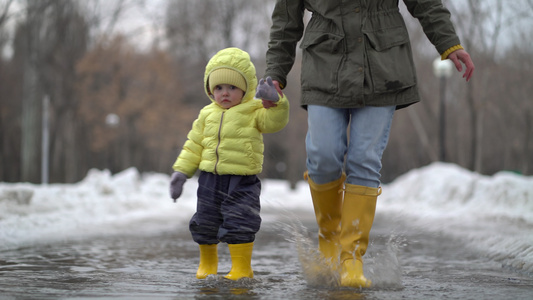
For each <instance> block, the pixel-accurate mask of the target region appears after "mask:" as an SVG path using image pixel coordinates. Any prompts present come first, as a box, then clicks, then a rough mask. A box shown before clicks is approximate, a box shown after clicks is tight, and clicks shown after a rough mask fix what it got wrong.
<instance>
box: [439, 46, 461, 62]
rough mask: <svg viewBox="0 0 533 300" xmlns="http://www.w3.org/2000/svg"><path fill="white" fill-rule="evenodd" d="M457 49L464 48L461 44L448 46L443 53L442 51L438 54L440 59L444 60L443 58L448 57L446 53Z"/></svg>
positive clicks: (448, 53)
mask: <svg viewBox="0 0 533 300" xmlns="http://www.w3.org/2000/svg"><path fill="white" fill-rule="evenodd" d="M459 49H464V48H463V46H461V45H455V46H453V47H451V48H449V49H448V50H446V51H444V53H442V54H441V55H440V59H441V60H445V59H447V58H448V55H450V53H452V52H453V51H455V50H459Z"/></svg>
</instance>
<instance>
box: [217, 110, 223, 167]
mask: <svg viewBox="0 0 533 300" xmlns="http://www.w3.org/2000/svg"><path fill="white" fill-rule="evenodd" d="M224 113H225V112H224V111H223V112H222V115H221V116H220V126H218V143H217V147H216V148H215V156H216V161H215V174H217V175H218V172H217V166H218V160H219V157H218V147H219V146H220V140H221V138H220V135H221V132H222V121H224Z"/></svg>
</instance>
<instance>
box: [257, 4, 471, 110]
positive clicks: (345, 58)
mask: <svg viewBox="0 0 533 300" xmlns="http://www.w3.org/2000/svg"><path fill="white" fill-rule="evenodd" d="M403 1H404V3H405V5H406V7H407V9H408V10H409V12H410V13H411V15H412V16H413V17H415V18H417V19H418V20H419V21H420V24H421V25H422V28H423V30H424V32H425V34H426V36H427V37H428V39H429V41H430V42H431V43H432V44H433V45H434V46H435V47H436V49H437V51H438V52H439V53H440V54H442V53H444V52H446V50H448V49H450V48H451V47H454V46H457V45H459V44H460V41H459V38H458V37H457V34H456V33H455V29H454V27H453V24H452V23H451V21H450V13H449V11H448V10H447V9H446V8H445V7H444V6H443V5H442V2H441V0H403ZM304 10H308V11H310V12H311V14H312V16H311V19H310V20H309V23H308V24H307V25H306V26H304V19H303V16H304ZM272 21H273V25H272V28H271V31H270V42H269V44H268V47H269V48H268V51H267V55H266V59H267V70H266V72H265V77H266V76H271V77H272V78H273V79H275V80H277V81H279V82H280V84H281V85H282V86H286V84H287V74H288V73H289V71H290V70H291V68H292V66H293V64H294V60H295V53H296V51H295V50H296V45H297V43H298V41H300V39H301V38H302V35H303V39H302V41H301V43H300V48H301V49H302V69H301V72H302V73H301V89H302V99H301V104H302V105H303V106H304V107H305V106H307V105H324V106H329V107H337V108H358V107H364V106H391V105H394V106H396V107H397V108H402V107H405V106H407V105H410V104H412V103H415V102H418V101H419V100H420V98H419V95H418V91H417V87H416V83H417V78H416V74H415V66H414V63H413V56H412V51H411V45H410V42H409V36H408V33H407V28H406V25H405V22H404V19H403V17H402V15H401V14H400V11H399V7H398V0H278V1H277V3H276V6H275V8H274V11H273V13H272ZM304 28H305V35H304Z"/></svg>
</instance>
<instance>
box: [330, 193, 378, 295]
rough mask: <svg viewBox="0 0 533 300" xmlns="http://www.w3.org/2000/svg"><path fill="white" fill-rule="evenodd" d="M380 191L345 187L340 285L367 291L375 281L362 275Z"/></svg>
mask: <svg viewBox="0 0 533 300" xmlns="http://www.w3.org/2000/svg"><path fill="white" fill-rule="evenodd" d="M380 194H381V188H370V187H365V186H360V185H353V184H348V183H347V184H346V189H345V193H344V203H343V206H342V217H341V235H340V243H341V247H342V250H341V263H342V267H341V276H340V277H341V286H348V287H357V288H366V287H370V285H371V284H372V282H371V281H370V280H368V279H367V278H366V277H365V275H364V274H363V255H365V252H366V249H367V247H368V239H369V236H370V229H371V228H372V223H373V222H374V215H375V213H376V202H377V197H378V196H379V195H380Z"/></svg>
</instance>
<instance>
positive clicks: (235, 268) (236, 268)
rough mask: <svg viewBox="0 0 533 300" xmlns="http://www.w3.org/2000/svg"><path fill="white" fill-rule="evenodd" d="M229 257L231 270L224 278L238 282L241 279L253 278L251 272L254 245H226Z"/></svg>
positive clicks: (252, 272)
mask: <svg viewBox="0 0 533 300" xmlns="http://www.w3.org/2000/svg"><path fill="white" fill-rule="evenodd" d="M228 248H229V254H230V255H231V270H230V272H229V273H228V275H226V276H224V278H227V279H231V280H239V279H241V278H244V277H247V278H254V271H253V270H252V250H253V248H254V243H246V244H228Z"/></svg>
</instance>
